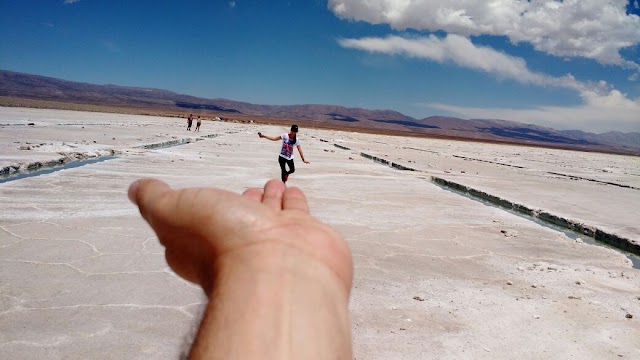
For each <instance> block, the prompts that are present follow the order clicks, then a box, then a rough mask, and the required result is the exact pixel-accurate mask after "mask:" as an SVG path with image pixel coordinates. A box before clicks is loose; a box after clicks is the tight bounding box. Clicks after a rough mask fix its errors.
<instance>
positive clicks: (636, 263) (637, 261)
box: [433, 182, 640, 269]
mask: <svg viewBox="0 0 640 360" xmlns="http://www.w3.org/2000/svg"><path fill="white" fill-rule="evenodd" d="M433 184H434V185H436V186H438V187H439V188H441V189H442V190H445V191H448V192H451V193H454V194H456V195H460V196H464V197H466V198H468V199H471V200H474V201H478V202H481V203H482V204H484V205H486V206H491V207H494V208H498V209H500V210H503V211H506V212H508V213H510V214H513V215H516V216H519V217H521V218H523V219H526V220H529V221H533V222H534V223H536V224H538V225H540V226H544V227H545V228H547V229H551V230H553V231H556V232H559V233H562V234H564V235H565V236H566V237H568V238H570V239H572V240H574V241H575V240H576V239H578V238H579V239H580V240H582V241H583V242H585V243H587V244H590V245H596V246H601V247H605V248H608V249H613V250H615V251H617V252H619V253H621V254H622V255H624V256H626V257H627V259H629V260H631V263H632V266H633V268H634V269H640V257H638V256H637V255H634V254H632V253H629V252H626V251H624V250H620V249H618V248H616V247H614V246H611V245H608V244H605V243H602V242H600V241H598V240H596V239H595V238H592V237H589V236H586V235H584V234H581V233H578V232H575V231H572V230H568V229H566V228H563V227H560V226H558V225H555V224H551V223H548V222H546V221H543V220H540V219H539V218H537V217H534V216H528V215H525V214H523V213H520V212H517V211H515V210H513V209H507V208H503V207H501V206H497V205H495V204H493V203H492V202H490V201H487V200H485V199H481V198H477V197H475V196H472V195H470V194H468V193H466V192H463V191H458V190H454V189H450V188H448V187H446V186H442V185H440V184H437V183H435V182H433Z"/></svg>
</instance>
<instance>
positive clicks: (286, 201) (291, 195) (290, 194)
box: [282, 187, 309, 213]
mask: <svg viewBox="0 0 640 360" xmlns="http://www.w3.org/2000/svg"><path fill="white" fill-rule="evenodd" d="M282 209H283V210H300V211H303V212H305V213H309V204H308V203H307V197H306V196H305V195H304V193H303V192H302V190H300V189H299V188H297V187H290V188H287V189H286V190H285V191H284V195H283V196H282Z"/></svg>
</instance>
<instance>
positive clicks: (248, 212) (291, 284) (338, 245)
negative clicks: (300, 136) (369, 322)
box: [129, 179, 353, 359]
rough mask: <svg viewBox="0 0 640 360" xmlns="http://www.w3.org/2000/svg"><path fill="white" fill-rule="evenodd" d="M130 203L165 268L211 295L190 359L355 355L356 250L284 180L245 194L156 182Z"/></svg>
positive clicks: (143, 184)
mask: <svg viewBox="0 0 640 360" xmlns="http://www.w3.org/2000/svg"><path fill="white" fill-rule="evenodd" d="M129 198H130V199H131V200H132V201H133V202H134V203H135V204H136V205H138V207H139V208H140V213H141V214H142V216H143V217H144V218H145V219H146V220H147V222H148V223H149V224H150V225H151V227H152V228H153V229H154V231H155V232H156V234H157V235H158V238H159V240H160V242H161V243H162V245H164V246H165V248H166V252H165V255H166V258H167V262H168V263H169V265H170V266H171V268H172V269H173V270H174V271H175V272H176V273H178V275H180V276H182V277H183V278H185V279H187V280H189V281H192V282H195V283H197V284H199V285H200V286H202V288H203V290H204V291H205V293H206V294H207V296H208V297H209V303H208V305H207V308H206V312H205V314H204V317H203V319H202V322H201V324H200V329H199V331H198V335H197V337H196V340H195V342H194V344H193V347H192V349H191V354H190V357H191V358H193V359H205V358H206V359H351V334H350V332H351V331H350V324H349V315H348V301H349V293H350V290H351V281H352V274H353V270H352V260H351V252H350V250H349V248H348V246H347V244H346V242H345V241H344V239H343V238H342V236H341V235H340V234H339V233H337V232H336V231H335V230H334V229H332V228H331V227H329V226H327V225H325V224H322V223H320V222H319V221H317V220H316V219H314V218H313V217H312V216H311V215H310V214H309V209H308V206H307V201H306V199H305V196H304V194H303V193H302V191H301V190H300V189H298V188H295V187H291V188H286V187H285V185H284V183H282V181H279V180H271V181H269V182H267V183H266V185H265V187H264V189H263V190H261V189H249V190H247V191H245V192H244V194H243V195H242V196H240V195H237V194H233V193H230V192H227V191H223V190H217V189H210V188H200V189H184V190H172V189H171V188H170V187H169V186H168V185H167V184H165V183H163V182H161V181H159V180H152V179H145V180H139V181H137V182H135V183H133V184H132V185H131V187H130V188H129Z"/></svg>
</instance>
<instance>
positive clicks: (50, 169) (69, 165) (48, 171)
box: [0, 156, 117, 184]
mask: <svg viewBox="0 0 640 360" xmlns="http://www.w3.org/2000/svg"><path fill="white" fill-rule="evenodd" d="M116 158H117V157H115V156H100V157H96V158H92V159H87V160H78V161H72V162H68V163H66V164H64V165H60V166H54V167H48V168H40V169H37V170H33V171H29V172H21V173H18V174H13V175H8V176H4V177H1V178H0V184H3V183H6V182H9V181H16V180H22V179H27V178H31V177H35V176H40V175H46V174H51V173H54V172H57V171H61V170H66V169H73V168H77V167H81V166H85V165H90V164H97V163H101V162H104V161H107V160H112V159H116Z"/></svg>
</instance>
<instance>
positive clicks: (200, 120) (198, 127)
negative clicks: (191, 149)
mask: <svg viewBox="0 0 640 360" xmlns="http://www.w3.org/2000/svg"><path fill="white" fill-rule="evenodd" d="M200 125H202V119H200V116H198V122H196V131H197V132H200Z"/></svg>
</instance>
